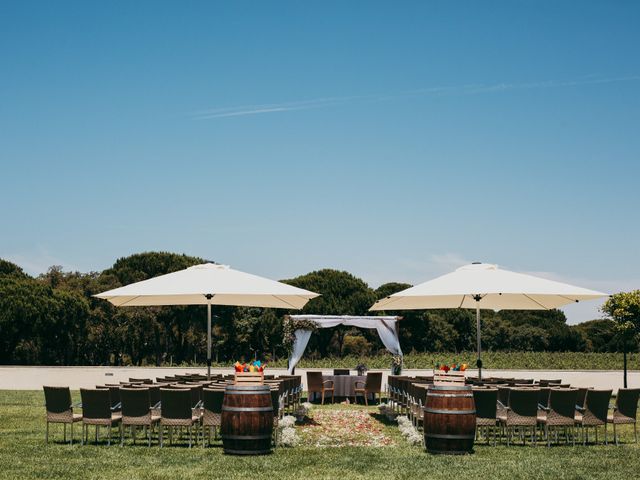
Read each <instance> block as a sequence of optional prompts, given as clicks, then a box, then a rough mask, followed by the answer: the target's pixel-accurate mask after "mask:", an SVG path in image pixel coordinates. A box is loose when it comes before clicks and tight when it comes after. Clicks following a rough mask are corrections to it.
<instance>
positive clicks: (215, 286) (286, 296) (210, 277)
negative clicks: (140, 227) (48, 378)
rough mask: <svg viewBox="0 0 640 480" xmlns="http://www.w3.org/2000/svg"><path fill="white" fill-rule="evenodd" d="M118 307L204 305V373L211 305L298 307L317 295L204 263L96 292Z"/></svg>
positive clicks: (209, 331)
mask: <svg viewBox="0 0 640 480" xmlns="http://www.w3.org/2000/svg"><path fill="white" fill-rule="evenodd" d="M95 296H96V297H98V298H103V299H105V300H108V301H109V302H111V303H112V304H113V305H116V306H118V307H125V306H127V307H129V306H158V305H207V373H208V375H210V372H211V305H232V306H243V307H264V308H286V309H300V308H302V307H304V305H305V304H306V303H307V302H308V301H309V300H311V299H312V298H315V297H317V296H318V294H317V293H314V292H310V291H308V290H304V289H302V288H298V287H294V286H292V285H287V284H286V283H281V282H276V281H275V280H269V279H267V278H263V277H259V276H257V275H252V274H250V273H245V272H240V271H238V270H234V269H232V268H229V267H228V266H227V265H218V264H215V263H204V264H201V265H194V266H192V267H189V268H186V269H184V270H180V271H177V272H173V273H168V274H166V275H160V276H158V277H154V278H150V279H148V280H143V281H141V282H136V283H132V284H130V285H125V286H124V287H119V288H115V289H113V290H109V291H107V292H102V293H98V294H97V295H95Z"/></svg>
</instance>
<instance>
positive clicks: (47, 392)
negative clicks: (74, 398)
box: [43, 387, 71, 413]
mask: <svg viewBox="0 0 640 480" xmlns="http://www.w3.org/2000/svg"><path fill="white" fill-rule="evenodd" d="M43 388H44V402H45V407H46V409H47V412H51V413H64V412H68V411H70V410H71V391H70V390H69V387H43Z"/></svg>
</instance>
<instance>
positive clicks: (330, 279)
mask: <svg viewBox="0 0 640 480" xmlns="http://www.w3.org/2000/svg"><path fill="white" fill-rule="evenodd" d="M283 282H285V283H288V284H290V285H294V286H296V287H300V288H305V289H307V290H311V291H312V292H317V293H320V294H321V296H320V297H318V298H314V299H313V300H312V301H310V302H309V303H307V305H305V307H304V308H303V309H302V313H304V314H318V315H367V314H368V313H369V307H371V305H373V302H374V301H375V294H374V292H373V290H372V289H371V288H369V286H368V285H367V284H366V283H365V282H364V281H363V280H361V279H359V278H357V277H355V276H353V275H351V274H350V273H348V272H344V271H339V270H331V269H325V270H318V271H315V272H311V273H308V274H306V275H302V276H299V277H296V278H293V279H289V280H283ZM346 331H347V329H346V328H344V327H338V328H335V329H329V328H323V329H320V330H319V331H318V332H317V333H316V334H315V335H312V337H311V340H310V341H309V348H308V351H309V352H310V354H311V355H313V353H314V352H318V353H319V354H320V355H322V356H327V355H328V354H329V353H331V354H334V355H339V354H340V352H341V351H342V347H343V340H344V335H345V333H346ZM363 335H366V336H367V338H368V339H371V341H372V342H376V345H379V340H377V339H373V338H372V337H371V335H372V332H363ZM330 347H331V348H330Z"/></svg>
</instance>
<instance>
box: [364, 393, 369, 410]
mask: <svg viewBox="0 0 640 480" xmlns="http://www.w3.org/2000/svg"><path fill="white" fill-rule="evenodd" d="M368 396H369V394H368V392H367V391H366V390H365V391H364V404H365V405H366V406H367V407H368V406H369V400H368V399H367V397H368Z"/></svg>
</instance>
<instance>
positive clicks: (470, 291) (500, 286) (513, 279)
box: [370, 263, 607, 376]
mask: <svg viewBox="0 0 640 480" xmlns="http://www.w3.org/2000/svg"><path fill="white" fill-rule="evenodd" d="M606 295H607V294H606V293H602V292H597V291H595V290H589V289H586V288H581V287H575V286H573V285H569V284H566V283H562V282H556V281H553V280H547V279H544V278H540V277H535V276H533V275H526V274H523V273H516V272H510V271H508V270H502V269H500V268H498V266H497V265H492V264H484V263H473V264H471V265H465V266H463V267H460V268H458V269H457V270H455V271H454V272H451V273H448V274H446V275H442V276H441V277H438V278H435V279H433V280H430V281H428V282H425V283H421V284H419V285H416V286H414V287H411V288H407V289H406V290H402V291H401V292H397V293H394V294H393V295H390V296H388V297H386V298H383V299H381V300H379V301H377V302H376V303H375V304H374V305H373V306H372V307H371V309H370V310H386V311H393V310H423V309H444V308H471V309H475V310H476V328H477V339H476V340H477V350H478V369H479V372H480V373H479V374H480V376H482V363H481V360H480V356H481V355H480V354H481V342H480V309H488V310H496V311H497V310H550V309H552V308H558V307H562V306H564V305H568V304H571V303H575V302H579V301H582V300H593V299H597V298H602V297H605V296H606Z"/></svg>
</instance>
